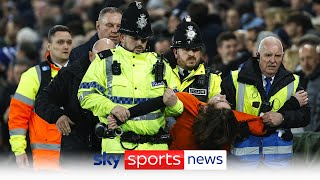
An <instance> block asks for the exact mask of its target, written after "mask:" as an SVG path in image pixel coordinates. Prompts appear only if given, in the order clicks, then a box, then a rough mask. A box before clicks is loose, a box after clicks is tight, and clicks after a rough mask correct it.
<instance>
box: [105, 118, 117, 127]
mask: <svg viewBox="0 0 320 180" xmlns="http://www.w3.org/2000/svg"><path fill="white" fill-rule="evenodd" d="M107 120H108V128H109V129H116V128H117V127H118V125H117V120H116V119H115V118H114V116H113V115H109V116H108V117H107Z"/></svg>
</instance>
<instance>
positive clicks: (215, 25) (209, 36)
mask: <svg viewBox="0 0 320 180" xmlns="http://www.w3.org/2000/svg"><path fill="white" fill-rule="evenodd" d="M187 12H188V14H189V15H190V17H191V19H192V21H193V22H194V23H196V24H197V25H198V26H199V28H200V32H201V36H202V39H203V42H204V48H205V53H206V54H207V56H208V59H209V61H211V60H212V59H213V58H214V57H215V56H216V54H217V45H216V43H215V42H216V39H217V36H218V35H219V34H220V33H221V32H222V31H223V27H222V24H221V21H220V18H219V17H218V16H217V15H215V14H209V9H208V5H207V4H205V3H203V2H191V3H190V4H189V5H188V7H187Z"/></svg>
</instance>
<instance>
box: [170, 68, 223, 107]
mask: <svg viewBox="0 0 320 180" xmlns="http://www.w3.org/2000/svg"><path fill="white" fill-rule="evenodd" d="M173 71H174V74H175V79H176V83H177V84H178V90H179V91H180V92H188V93H190V94H192V95H194V96H196V97H197V98H198V99H199V100H200V101H203V102H207V101H208V99H210V98H211V97H213V96H215V95H216V94H220V92H221V88H220V84H221V77H220V75H219V74H213V73H206V69H205V67H204V64H203V63H201V64H200V65H199V66H198V68H197V69H196V70H192V71H191V72H190V74H189V75H188V76H187V77H185V78H184V79H183V80H180V76H179V68H178V66H176V68H174V69H173ZM206 76H208V77H206ZM200 77H202V78H203V79H202V80H204V81H203V82H204V83H203V84H200V82H199V78H200ZM207 81H208V82H207Z"/></svg>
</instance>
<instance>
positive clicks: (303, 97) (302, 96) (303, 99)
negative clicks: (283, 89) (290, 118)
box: [293, 90, 309, 107]
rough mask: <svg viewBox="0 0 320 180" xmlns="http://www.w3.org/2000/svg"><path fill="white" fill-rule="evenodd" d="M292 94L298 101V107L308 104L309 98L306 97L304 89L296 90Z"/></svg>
mask: <svg viewBox="0 0 320 180" xmlns="http://www.w3.org/2000/svg"><path fill="white" fill-rule="evenodd" d="M293 96H294V97H295V98H296V99H297V100H298V101H299V105H300V107H301V106H304V105H306V104H308V100H309V99H308V93H307V92H306V91H304V90H300V91H297V92H296V93H295V94H294V95H293Z"/></svg>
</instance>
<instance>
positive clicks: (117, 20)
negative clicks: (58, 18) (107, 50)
mask: <svg viewBox="0 0 320 180" xmlns="http://www.w3.org/2000/svg"><path fill="white" fill-rule="evenodd" d="M121 18H122V12H121V10H120V9H118V8H115V7H106V8H104V9H102V10H101V11H100V13H99V17H98V20H97V21H96V30H97V33H96V34H95V35H94V36H93V37H91V39H90V40H89V41H87V42H86V43H84V44H82V45H80V46H78V47H76V48H74V49H73V50H72V51H71V54H70V61H75V60H78V59H80V58H81V57H82V56H87V57H88V58H89V56H88V52H89V51H91V49H92V46H93V45H94V43H95V42H96V41H97V40H99V39H101V38H108V39H111V40H112V41H113V42H114V43H115V44H118V43H119V40H120V39H119V37H120V36H119V33H118V30H119V28H120V24H121Z"/></svg>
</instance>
